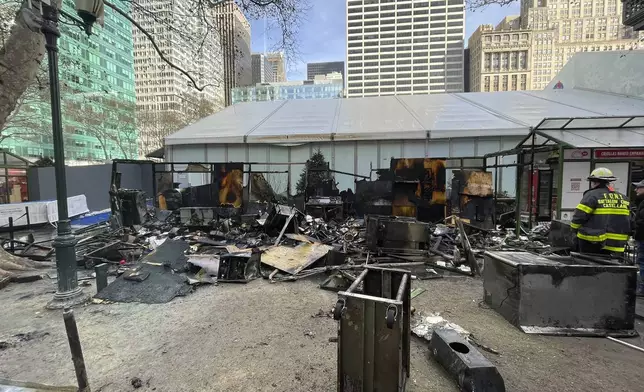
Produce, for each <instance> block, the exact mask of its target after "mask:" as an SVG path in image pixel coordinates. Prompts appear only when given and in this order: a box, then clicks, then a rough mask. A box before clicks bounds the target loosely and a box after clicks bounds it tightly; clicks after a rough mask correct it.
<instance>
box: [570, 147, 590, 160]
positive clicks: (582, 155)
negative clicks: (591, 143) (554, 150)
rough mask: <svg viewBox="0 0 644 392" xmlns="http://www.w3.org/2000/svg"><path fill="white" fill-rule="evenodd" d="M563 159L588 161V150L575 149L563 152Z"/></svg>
mask: <svg viewBox="0 0 644 392" xmlns="http://www.w3.org/2000/svg"><path fill="white" fill-rule="evenodd" d="M564 159H586V160H590V148H577V149H566V150H564Z"/></svg>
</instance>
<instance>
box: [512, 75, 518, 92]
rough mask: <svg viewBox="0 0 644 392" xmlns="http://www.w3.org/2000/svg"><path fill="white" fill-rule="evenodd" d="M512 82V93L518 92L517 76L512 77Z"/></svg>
mask: <svg viewBox="0 0 644 392" xmlns="http://www.w3.org/2000/svg"><path fill="white" fill-rule="evenodd" d="M511 80H512V91H516V90H517V75H512V77H511Z"/></svg>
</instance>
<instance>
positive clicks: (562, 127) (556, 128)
mask: <svg viewBox="0 0 644 392" xmlns="http://www.w3.org/2000/svg"><path fill="white" fill-rule="evenodd" d="M617 119H625V120H624V121H622V122H620V123H619V124H615V125H606V124H598V125H595V126H592V125H591V126H588V125H584V126H580V127H571V125H574V122H575V121H598V122H601V121H602V120H617ZM635 119H644V116H636V115H625V116H595V117H546V118H544V119H543V120H541V121H540V122H539V124H537V126H536V127H534V130H544V131H546V130H548V131H563V130H575V129H623V128H629V126H628V124H629V123H631V122H632V121H633V120H635ZM560 121H565V122H564V123H563V124H562V125H559V126H547V124H548V123H552V122H560ZM544 124H545V125H544ZM641 126H642V125H632V126H631V127H633V128H638V127H641Z"/></svg>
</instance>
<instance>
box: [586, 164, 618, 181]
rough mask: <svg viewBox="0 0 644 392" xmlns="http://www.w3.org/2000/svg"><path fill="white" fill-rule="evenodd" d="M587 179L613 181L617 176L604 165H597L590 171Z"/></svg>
mask: <svg viewBox="0 0 644 392" xmlns="http://www.w3.org/2000/svg"><path fill="white" fill-rule="evenodd" d="M588 180H589V181H605V182H613V181H616V180H617V178H616V177H615V176H614V175H613V172H612V171H611V170H610V169H607V168H605V167H598V168H597V169H595V170H593V171H592V172H591V173H590V176H589V177H588Z"/></svg>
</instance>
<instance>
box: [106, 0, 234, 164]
mask: <svg viewBox="0 0 644 392" xmlns="http://www.w3.org/2000/svg"><path fill="white" fill-rule="evenodd" d="M191 4H192V2H191V1H167V0H139V2H138V6H137V7H135V9H134V11H133V17H134V19H135V20H136V21H137V22H138V23H139V24H140V25H141V26H142V27H143V28H144V29H145V30H146V31H148V32H153V37H154V38H155V42H156V43H157V45H158V46H159V48H160V49H161V50H162V51H163V52H164V55H165V57H166V58H167V59H168V60H170V61H172V62H173V63H174V64H176V65H177V66H179V67H181V68H182V69H184V70H186V71H188V72H189V73H190V75H191V76H192V77H193V78H194V79H195V80H196V82H197V85H198V87H202V86H208V87H206V88H204V89H203V90H202V91H199V90H198V89H197V88H195V86H193V85H191V83H190V81H189V79H188V78H187V77H186V76H185V75H184V74H182V73H181V72H180V71H178V70H176V69H174V68H171V67H170V66H169V65H168V64H167V63H166V62H165V61H164V60H163V59H161V57H160V56H159V54H158V53H157V52H156V50H155V49H154V47H153V45H152V43H151V42H150V40H149V39H148V38H147V37H146V36H145V34H143V32H141V31H140V30H139V29H137V28H134V29H133V30H132V35H133V37H134V58H135V60H134V64H135V65H134V70H135V75H136V98H137V102H136V105H137V112H138V120H139V131H140V133H141V137H140V144H141V148H142V150H143V152H144V153H147V152H150V151H152V150H154V149H156V148H159V147H161V146H162V145H163V138H164V137H165V136H166V135H167V134H169V133H171V132H175V131H177V129H176V128H181V127H182V126H185V125H186V123H189V122H191V121H195V120H197V119H198V118H195V117H201V116H205V115H208V114H212V113H208V112H215V111H217V110H218V109H220V108H221V107H223V102H224V90H223V81H224V73H223V64H222V56H223V54H222V50H221V47H220V45H219V36H218V34H217V32H216V31H212V30H210V29H209V28H208V26H206V25H204V24H203V23H200V22H199V23H198V22H197V21H195V20H193V19H194V18H191V17H189V15H190V12H191ZM106 9H109V8H106ZM150 10H154V12H150ZM204 103H206V104H207V105H204ZM199 106H208V108H207V109H204V113H196V114H195V113H193V110H194V108H195V107H199Z"/></svg>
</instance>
